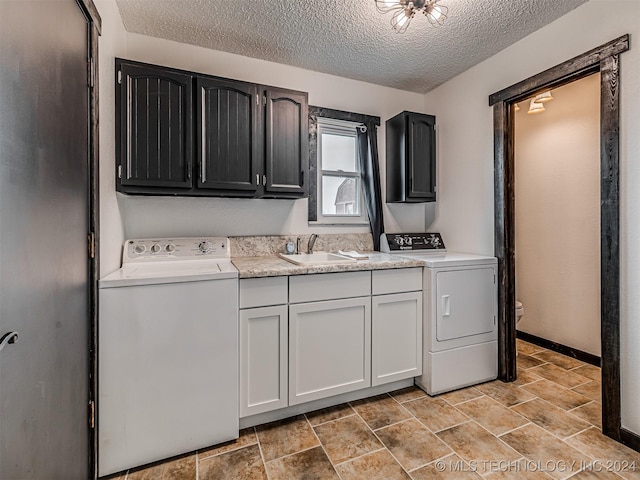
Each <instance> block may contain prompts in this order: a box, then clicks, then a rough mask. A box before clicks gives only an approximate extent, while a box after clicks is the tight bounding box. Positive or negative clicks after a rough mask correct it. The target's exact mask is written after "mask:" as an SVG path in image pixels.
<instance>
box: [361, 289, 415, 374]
mask: <svg viewBox="0 0 640 480" xmlns="http://www.w3.org/2000/svg"><path fill="white" fill-rule="evenodd" d="M371 302H372V314H371V324H372V326H371V330H372V344H373V346H372V352H371V363H372V366H371V384H372V385H373V386H376V385H382V384H384V383H389V382H395V381H396V380H402V379H405V378H411V377H416V376H418V375H421V374H422V292H410V293H397V294H393V295H380V296H374V297H372V300H371Z"/></svg>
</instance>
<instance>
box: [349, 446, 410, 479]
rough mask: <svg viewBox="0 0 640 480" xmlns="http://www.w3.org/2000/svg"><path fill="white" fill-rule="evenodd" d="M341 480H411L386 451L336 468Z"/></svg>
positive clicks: (380, 451)
mask: <svg viewBox="0 0 640 480" xmlns="http://www.w3.org/2000/svg"><path fill="white" fill-rule="evenodd" d="M336 470H337V471H338V473H339V474H340V478H341V479H342V480H411V477H409V475H407V473H406V472H405V471H404V470H403V469H402V467H401V466H400V465H399V464H398V462H396V461H395V460H394V458H393V457H392V456H391V454H390V453H389V452H388V451H387V450H378V451H377V452H373V453H369V454H367V455H363V456H362V457H358V458H356V459H355V460H352V461H350V462H345V463H341V464H340V465H337V466H336Z"/></svg>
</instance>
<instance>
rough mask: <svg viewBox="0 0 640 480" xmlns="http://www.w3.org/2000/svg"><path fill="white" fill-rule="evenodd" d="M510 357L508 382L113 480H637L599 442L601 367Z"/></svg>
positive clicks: (245, 440) (355, 414) (265, 433)
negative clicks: (514, 367)
mask: <svg viewBox="0 0 640 480" xmlns="http://www.w3.org/2000/svg"><path fill="white" fill-rule="evenodd" d="M518 351H519V355H518V369H519V370H518V380H517V381H516V382H514V383H512V384H505V383H502V382H499V381H495V382H489V383H485V384H483V385H477V386H475V387H469V388H466V389H463V390H458V391H455V392H450V393H447V394H444V395H440V396H438V397H434V398H432V397H429V396H427V395H425V394H424V393H423V392H422V391H420V390H418V389H417V388H413V387H411V388H406V389H403V390H399V391H396V392H391V393H390V394H388V395H386V394H385V395H379V396H376V397H372V398H367V399H365V400H360V401H357V402H352V403H350V404H343V405H339V406H336V407H331V408H327V409H324V410H319V411H315V412H312V413H308V414H306V415H299V416H297V417H295V418H291V419H287V420H284V421H280V422H275V423H272V424H267V425H261V426H259V427H256V428H248V429H245V430H243V431H242V432H241V435H240V438H239V439H238V440H237V441H235V442H229V443H226V444H222V445H218V446H215V447H211V448H208V449H204V450H200V451H198V452H197V453H195V454H193V455H189V456H185V457H182V458H180V459H178V460H172V461H168V462H165V463H162V464H156V465H154V466H151V467H148V468H145V469H139V470H135V471H134V470H132V471H130V472H128V473H126V474H123V475H120V476H115V477H113V478H115V479H117V480H143V479H144V480H170V479H171V480H213V479H220V480H223V479H224V480H297V479H300V480H324V479H327V480H329V479H335V480H357V479H366V480H378V479H379V480H395V479H413V480H424V479H456V480H465V479H479V478H486V479H488V480H500V479H518V480H520V479H525V480H526V479H549V478H554V479H565V478H569V477H571V478H572V479H575V480H591V479H619V478H626V479H640V454H639V453H637V452H634V451H633V450H631V449H629V448H627V447H625V446H623V445H620V444H618V443H616V442H614V441H612V440H610V439H608V438H607V437H605V436H603V435H602V434H601V433H600V429H601V418H600V409H601V404H600V391H601V388H600V381H601V380H600V369H599V368H596V367H593V366H591V365H587V364H585V363H582V362H580V361H578V360H575V359H573V358H569V357H565V356H563V355H560V354H557V353H555V352H551V351H549V350H545V349H543V348H540V347H537V346H535V345H532V344H529V343H526V342H522V341H520V340H518ZM589 465H591V466H592V467H591V468H589ZM634 466H635V467H634Z"/></svg>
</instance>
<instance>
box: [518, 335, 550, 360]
mask: <svg viewBox="0 0 640 480" xmlns="http://www.w3.org/2000/svg"><path fill="white" fill-rule="evenodd" d="M516 350H518V353H524V354H525V355H533V354H534V353H538V352H543V351H545V350H546V349H545V348H543V347H539V346H538V345H534V344H533V343H529V342H525V341H524V340H521V339H519V338H516ZM518 356H519V355H518Z"/></svg>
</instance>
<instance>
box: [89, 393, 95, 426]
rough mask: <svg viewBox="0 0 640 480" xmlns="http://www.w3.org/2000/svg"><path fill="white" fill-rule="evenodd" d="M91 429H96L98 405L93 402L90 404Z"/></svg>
mask: <svg viewBox="0 0 640 480" xmlns="http://www.w3.org/2000/svg"><path fill="white" fill-rule="evenodd" d="M89 428H96V404H95V402H94V401H93V400H91V401H90V402H89Z"/></svg>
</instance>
